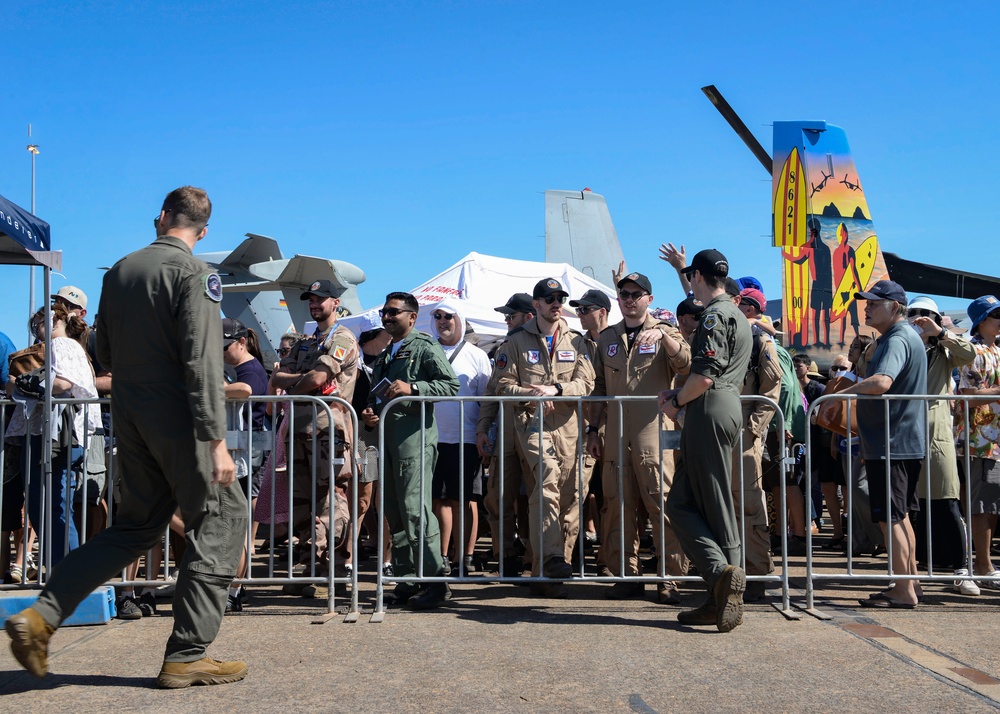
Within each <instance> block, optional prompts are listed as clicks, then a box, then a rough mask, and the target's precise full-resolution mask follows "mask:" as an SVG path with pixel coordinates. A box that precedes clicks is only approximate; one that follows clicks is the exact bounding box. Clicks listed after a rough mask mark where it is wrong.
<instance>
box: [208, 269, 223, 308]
mask: <svg viewBox="0 0 1000 714" xmlns="http://www.w3.org/2000/svg"><path fill="white" fill-rule="evenodd" d="M205 294H206V295H208V297H209V298H211V299H212V300H213V301H214V302H222V279H221V278H220V277H219V274H218V273H209V274H208V275H206V276H205Z"/></svg>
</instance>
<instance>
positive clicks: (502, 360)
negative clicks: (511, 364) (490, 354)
mask: <svg viewBox="0 0 1000 714" xmlns="http://www.w3.org/2000/svg"><path fill="white" fill-rule="evenodd" d="M497 369H499V370H501V371H503V370H505V369H507V355H505V354H501V355H500V356H499V357H497Z"/></svg>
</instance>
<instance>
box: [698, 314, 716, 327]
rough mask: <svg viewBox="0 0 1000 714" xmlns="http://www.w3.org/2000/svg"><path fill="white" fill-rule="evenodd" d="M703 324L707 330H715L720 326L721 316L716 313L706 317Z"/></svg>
mask: <svg viewBox="0 0 1000 714" xmlns="http://www.w3.org/2000/svg"><path fill="white" fill-rule="evenodd" d="M701 324H702V325H704V326H705V329H706V330H714V329H715V328H716V327H717V326H718V325H719V316H718V315H716V314H714V313H713V314H711V315H705V319H704V320H702V323H701Z"/></svg>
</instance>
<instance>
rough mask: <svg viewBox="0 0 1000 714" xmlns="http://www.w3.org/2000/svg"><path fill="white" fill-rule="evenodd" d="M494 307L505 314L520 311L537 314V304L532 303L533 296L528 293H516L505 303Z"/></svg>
mask: <svg viewBox="0 0 1000 714" xmlns="http://www.w3.org/2000/svg"><path fill="white" fill-rule="evenodd" d="M493 309H494V310H496V311H497V312H499V313H503V314H504V315H513V314H514V313H518V312H527V313H530V314H532V315H534V314H535V306H534V305H532V304H531V296H530V295H528V293H514V294H513V295H511V296H510V299H508V300H507V303H506V304H505V305H501V306H500V307H495V308H493Z"/></svg>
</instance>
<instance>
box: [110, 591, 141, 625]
mask: <svg viewBox="0 0 1000 714" xmlns="http://www.w3.org/2000/svg"><path fill="white" fill-rule="evenodd" d="M115 607H116V608H117V610H118V614H117V615H115V617H117V618H118V619H119V620H141V619H142V610H140V609H139V605H138V604H137V603H136V601H135V598H134V597H132V596H131V595H122V596H121V597H120V598H118V600H117V601H116V602H115Z"/></svg>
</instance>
